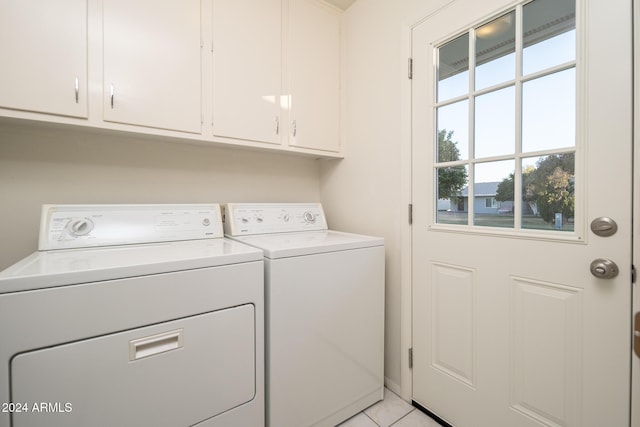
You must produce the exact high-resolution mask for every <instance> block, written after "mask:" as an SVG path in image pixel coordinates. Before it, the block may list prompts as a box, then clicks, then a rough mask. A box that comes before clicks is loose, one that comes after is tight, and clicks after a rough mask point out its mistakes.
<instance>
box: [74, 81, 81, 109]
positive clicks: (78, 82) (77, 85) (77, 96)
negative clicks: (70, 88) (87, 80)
mask: <svg viewBox="0 0 640 427" xmlns="http://www.w3.org/2000/svg"><path fill="white" fill-rule="evenodd" d="M75 89H76V104H78V103H79V102H80V80H79V79H78V78H77V77H76V85H75Z"/></svg>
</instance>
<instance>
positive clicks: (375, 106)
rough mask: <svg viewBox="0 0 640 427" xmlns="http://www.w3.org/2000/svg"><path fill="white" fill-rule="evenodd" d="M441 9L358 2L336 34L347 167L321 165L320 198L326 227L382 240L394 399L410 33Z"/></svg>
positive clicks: (424, 1)
mask: <svg viewBox="0 0 640 427" xmlns="http://www.w3.org/2000/svg"><path fill="white" fill-rule="evenodd" d="M446 2H447V1H446V0H394V1H389V0H358V1H357V2H356V3H355V4H354V5H353V6H351V7H350V8H349V9H347V11H346V12H345V14H344V16H343V33H342V48H343V53H342V54H343V63H342V64H343V79H342V88H343V89H342V92H343V93H342V101H343V111H342V115H341V119H342V131H343V133H342V134H343V141H344V144H345V148H346V149H345V159H344V160H342V161H341V162H332V163H323V164H321V189H320V194H321V199H322V202H323V204H324V207H325V209H326V211H327V212H326V213H327V218H328V219H329V221H330V224H329V225H330V226H331V227H332V228H335V229H343V230H347V231H354V232H361V233H367V234H376V235H380V236H383V237H384V238H385V244H386V250H387V261H386V271H387V272H386V286H387V288H386V313H385V317H386V327H385V335H386V337H385V341H386V342H385V376H386V382H387V385H388V386H390V388H391V389H392V390H394V391H398V392H400V387H401V385H402V384H401V383H402V379H401V363H404V360H405V359H404V358H405V357H406V353H405V351H406V349H403V348H401V329H400V326H401V298H403V295H401V292H400V288H401V286H400V285H401V280H403V277H402V275H403V274H404V273H405V272H406V268H405V267H404V265H403V263H406V260H405V259H402V258H401V250H402V249H403V248H406V247H407V246H406V245H407V242H406V240H407V238H406V236H407V232H406V229H407V227H408V225H407V204H408V203H409V192H408V188H406V187H408V185H409V182H407V176H410V175H408V173H409V171H407V170H403V166H404V165H405V164H406V163H405V162H406V156H407V149H406V142H407V135H408V133H409V131H410V129H408V124H409V121H408V120H409V119H408V114H409V111H410V110H409V101H410V98H409V95H408V94H407V91H408V88H409V87H410V86H409V81H408V79H407V59H408V57H409V52H410V26H411V25H412V24H414V23H416V22H417V21H418V20H419V19H421V18H423V17H425V16H427V15H428V14H429V13H430V12H432V11H434V10H435V9H436V8H438V7H439V6H440V5H441V4H444V3H446ZM403 144H405V145H404V146H403ZM403 147H404V148H403ZM403 159H405V160H404V161H403ZM409 179H410V178H409ZM403 186H404V187H405V188H403Z"/></svg>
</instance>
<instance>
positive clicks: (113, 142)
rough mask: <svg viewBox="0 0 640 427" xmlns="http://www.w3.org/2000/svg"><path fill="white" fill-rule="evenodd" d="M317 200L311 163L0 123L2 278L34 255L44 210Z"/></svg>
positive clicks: (314, 167) (315, 165)
mask: <svg viewBox="0 0 640 427" xmlns="http://www.w3.org/2000/svg"><path fill="white" fill-rule="evenodd" d="M318 200H319V166H318V162H317V161H316V160H313V159H310V158H301V157H294V156H290V155H284V154H271V153H258V152H253V151H246V150H244V151H243V150H229V149H221V148H212V147H205V146H196V145H187V144H181V143H175V142H165V141H161V140H158V139H153V138H143V137H135V136H130V135H116V136H114V135H106V134H101V133H96V132H94V131H88V130H84V129H77V128H74V129H64V128H62V129H61V128H59V127H51V126H46V127H43V126H36V125H35V124H33V123H29V122H24V124H22V123H21V124H14V123H7V122H6V121H0V236H2V237H1V238H0V270H2V269H4V268H6V267H8V266H9V265H11V264H13V263H14V262H15V261H17V260H19V259H21V258H22V257H24V256H26V255H28V254H30V253H31V252H33V251H35V250H36V248H37V238H38V227H39V217H40V205H41V204H43V203H55V204H61V203H206V202H209V203H224V202H239V201H248V202H251V201H256V202H279V201H282V202H293V201H318Z"/></svg>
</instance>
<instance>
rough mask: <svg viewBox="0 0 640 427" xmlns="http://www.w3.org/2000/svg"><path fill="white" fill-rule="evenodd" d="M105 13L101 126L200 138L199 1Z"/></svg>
mask: <svg viewBox="0 0 640 427" xmlns="http://www.w3.org/2000/svg"><path fill="white" fill-rule="evenodd" d="M103 8H104V12H103V13H104V15H103V19H104V21H103V24H104V120H105V121H110V122H118V123H126V124H133V125H141V126H148V127H154V128H160V129H170V130H177V131H184V132H193V133H200V132H201V123H202V115H201V110H202V99H201V86H202V85H201V50H202V49H201V30H200V27H201V24H200V0H172V1H161V2H158V1H153V0H109V1H105V2H104V5H103Z"/></svg>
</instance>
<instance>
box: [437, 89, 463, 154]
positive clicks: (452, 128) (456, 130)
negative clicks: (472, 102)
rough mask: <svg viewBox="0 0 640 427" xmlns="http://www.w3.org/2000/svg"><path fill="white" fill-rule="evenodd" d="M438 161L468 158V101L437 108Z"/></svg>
mask: <svg viewBox="0 0 640 427" xmlns="http://www.w3.org/2000/svg"><path fill="white" fill-rule="evenodd" d="M437 114H438V155H437V158H438V162H440V163H441V162H452V161H455V160H466V159H468V158H469V101H467V100H465V101H460V102H456V103H455V104H451V105H447V106H445V107H440V108H438V113H437Z"/></svg>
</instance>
